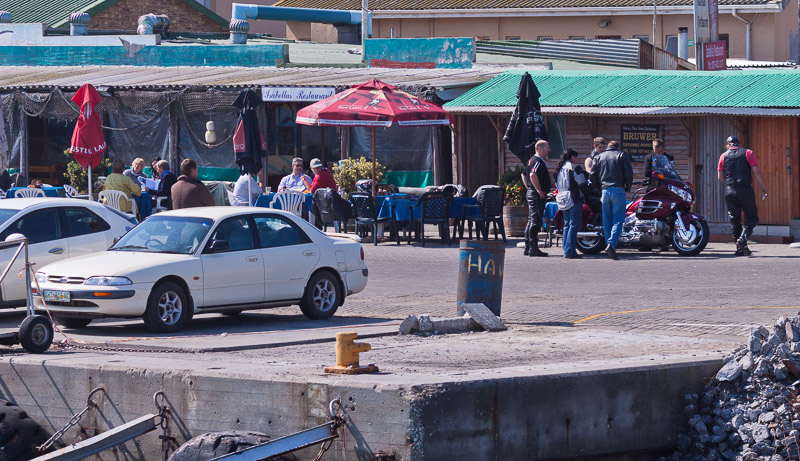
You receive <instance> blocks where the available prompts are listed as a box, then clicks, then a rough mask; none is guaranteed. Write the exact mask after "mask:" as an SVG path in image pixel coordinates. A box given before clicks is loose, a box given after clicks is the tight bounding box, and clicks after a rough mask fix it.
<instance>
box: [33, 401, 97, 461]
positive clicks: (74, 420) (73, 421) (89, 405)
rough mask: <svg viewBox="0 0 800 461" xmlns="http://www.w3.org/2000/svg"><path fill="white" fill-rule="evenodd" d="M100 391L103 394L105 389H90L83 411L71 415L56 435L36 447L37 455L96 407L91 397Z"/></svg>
mask: <svg viewBox="0 0 800 461" xmlns="http://www.w3.org/2000/svg"><path fill="white" fill-rule="evenodd" d="M100 391H103V392H105V389H104V388H102V387H96V388H94V389H92V392H90V393H89V397H87V399H86V406H85V407H84V408H83V410H81V411H80V412H79V413H76V414H75V415H73V416H72V418H70V419H69V421H67V424H65V425H64V427H62V428H61V429H59V430H58V431H56V433H55V434H53V436H52V437H50V438H49V439H47V441H46V442H45V443H43V444H42V445H40V446H38V447H37V448H36V449H37V450H38V452H39V453H44V452H45V450H47V449H48V448H50V447H51V446H53V444H54V443H56V441H57V440H60V439H61V437H62V436H63V435H64V433H66V432H67V431H68V430H69V429H70V428H71V427H73V426H75V425H76V424H78V422H79V421H80V420H81V418H82V417H83V415H85V414H86V412H87V411H89V409H90V408H93V407H97V404H96V403H94V402H93V401H92V395H94V394H95V393H97V392H100Z"/></svg>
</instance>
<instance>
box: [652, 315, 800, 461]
mask: <svg viewBox="0 0 800 461" xmlns="http://www.w3.org/2000/svg"><path fill="white" fill-rule="evenodd" d="M798 393H800V317H792V318H788V317H786V316H783V317H782V318H780V319H778V321H777V322H776V323H775V325H774V326H773V327H772V329H771V330H769V329H767V328H765V327H759V328H757V329H754V330H752V331H751V332H750V341H749V343H748V344H747V345H743V346H740V347H738V348H736V349H735V350H734V351H733V353H732V354H731V355H730V356H728V357H726V358H725V365H724V366H723V367H722V369H720V370H719V372H718V373H717V375H716V377H715V378H714V380H713V381H712V382H711V383H709V385H708V386H707V387H706V389H705V391H704V392H703V394H702V395H700V396H698V395H697V394H694V395H687V396H686V399H687V406H686V409H685V411H686V412H687V413H688V414H690V415H692V416H691V418H690V419H689V428H688V432H687V433H684V434H681V435H679V436H678V439H677V451H676V452H675V453H673V455H672V456H669V457H666V458H661V460H663V461H672V460H675V461H678V460H682V461H716V460H731V461H734V460H735V461H756V460H758V461H783V460H790V459H792V460H798V459H800V445H798V443H800V399H798Z"/></svg>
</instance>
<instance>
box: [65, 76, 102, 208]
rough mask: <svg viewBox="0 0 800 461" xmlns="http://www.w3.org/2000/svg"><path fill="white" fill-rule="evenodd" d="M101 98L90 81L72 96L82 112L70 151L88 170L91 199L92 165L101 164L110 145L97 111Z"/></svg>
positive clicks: (73, 134) (90, 195)
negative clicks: (104, 135) (107, 143)
mask: <svg viewBox="0 0 800 461" xmlns="http://www.w3.org/2000/svg"><path fill="white" fill-rule="evenodd" d="M101 99H102V98H101V97H100V93H98V92H97V90H96V89H95V88H94V87H93V86H92V85H91V84H90V83H86V84H84V85H83V86H82V87H81V88H80V89H79V90H78V92H77V93H75V95H74V96H73V97H72V101H73V102H74V103H75V104H77V105H78V106H80V108H81V113H80V115H79V116H78V123H76V124H75V131H73V132H72V142H71V143H70V146H69V152H70V153H71V154H73V155H74V156H75V160H77V161H78V163H80V165H81V166H82V167H83V168H84V169H86V170H87V173H88V176H89V200H91V199H92V167H97V166H98V165H99V164H100V161H101V160H102V158H103V152H105V151H106V148H107V147H108V146H107V145H106V141H105V139H103V129H102V127H101V126H100V115H99V114H98V113H97V111H95V107H97V104H99V103H100V101H101Z"/></svg>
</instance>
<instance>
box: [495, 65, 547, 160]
mask: <svg viewBox="0 0 800 461" xmlns="http://www.w3.org/2000/svg"><path fill="white" fill-rule="evenodd" d="M541 96H542V95H541V94H540V93H539V89H538V88H536V84H535V83H533V78H531V74H529V73H527V72H525V73H524V74H523V75H522V79H521V80H520V82H519V89H517V107H515V108H514V113H513V114H512V115H511V121H510V122H509V123H508V128H507V129H506V134H505V136H503V141H505V142H506V143H508V150H510V151H511V152H513V153H514V154H516V156H517V157H519V159H520V160H521V161H522V163H525V162H527V161H528V158H529V157H530V155H529V153H530V149H531V148H532V147H533V146H534V145H535V144H536V141H538V140H540V139H544V140H547V129H546V128H545V125H544V117H543V116H542V106H541V105H540V104H539V98H540V97H541Z"/></svg>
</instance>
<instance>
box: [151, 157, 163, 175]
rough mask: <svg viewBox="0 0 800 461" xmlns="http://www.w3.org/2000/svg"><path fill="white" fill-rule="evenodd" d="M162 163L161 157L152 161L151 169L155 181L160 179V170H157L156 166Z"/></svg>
mask: <svg viewBox="0 0 800 461" xmlns="http://www.w3.org/2000/svg"><path fill="white" fill-rule="evenodd" d="M160 161H161V157H155V158H154V159H153V160H150V168H151V169H152V175H153V179H158V170H157V169H156V165H157V164H158V162H160Z"/></svg>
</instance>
